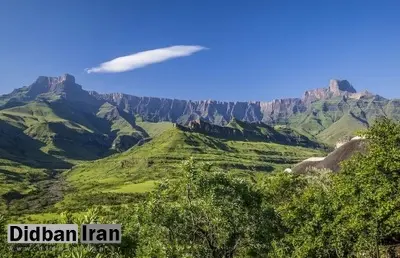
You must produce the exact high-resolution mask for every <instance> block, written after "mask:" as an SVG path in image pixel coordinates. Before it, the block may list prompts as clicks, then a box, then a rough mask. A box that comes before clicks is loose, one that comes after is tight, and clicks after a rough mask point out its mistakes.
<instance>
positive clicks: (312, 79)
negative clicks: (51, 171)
mask: <svg viewBox="0 0 400 258" xmlns="http://www.w3.org/2000/svg"><path fill="white" fill-rule="evenodd" d="M399 13H400V1H351V0H346V1H340V0H336V1H333V0H324V1H320V0H318V1H294V0H293V1H285V0H276V1H268V0H260V1H258V0H254V1H248V0H247V1H245V0H243V1H235V0H231V1H225V0H218V1H215V0H201V1H197V0H189V1H188V0H171V1H167V0H158V1H156V0H140V1H134V0H118V1H109V0H104V1H103V0H98V1H93V0H85V1H82V0H69V1H61V0H53V1H47V0H36V1H26V0H24V1H22V0H0V35H1V38H0V69H1V76H0V93H7V92H10V91H11V90H12V89H13V88H17V87H21V86H23V85H28V84H30V83H31V82H33V81H34V80H35V79H36V78H37V77H38V76H39V75H49V76H57V75H61V74H63V73H66V72H68V73H71V74H73V75H74V76H75V77H76V79H77V82H78V83H80V84H81V85H83V87H84V88H85V89H91V90H96V91H99V92H124V93H129V94H134V95H140V96H158V97H169V98H181V99H217V100H232V101H235V100H271V99H274V98H281V97H298V96H301V94H302V93H303V92H304V91H305V90H307V89H313V88H317V87H324V86H327V84H328V82H329V79H331V78H339V79H348V80H349V81H350V82H351V83H352V84H353V85H354V86H355V88H357V89H358V90H363V89H368V90H370V91H372V92H376V93H378V94H381V95H383V96H385V97H400V87H399V86H400V33H399V29H400V15H399ZM177 45H178V46H179V45H184V46H201V47H205V48H207V49H205V50H199V51H197V52H195V53H192V54H191V55H188V56H181V57H177V58H174V59H170V60H167V61H165V62H161V63H157V64H152V65H148V66H145V67H142V68H138V69H135V70H131V71H126V72H118V73H101V72H98V73H87V72H85V68H93V67H98V66H99V65H100V64H101V63H103V62H107V61H110V60H112V59H114V58H117V57H121V56H126V55H131V54H134V53H137V52H141V51H146V50H153V49H158V48H166V47H171V46H177Z"/></svg>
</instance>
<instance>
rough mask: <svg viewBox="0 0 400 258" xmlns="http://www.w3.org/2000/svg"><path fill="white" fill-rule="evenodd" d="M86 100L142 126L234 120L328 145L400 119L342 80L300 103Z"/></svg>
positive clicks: (397, 105) (395, 104)
mask: <svg viewBox="0 0 400 258" xmlns="http://www.w3.org/2000/svg"><path fill="white" fill-rule="evenodd" d="M90 94H91V95H92V96H94V97H96V98H97V99H99V100H105V101H107V102H109V103H112V104H113V105H116V106H117V107H119V108H120V109H123V110H125V111H126V112H128V113H131V114H135V115H137V116H140V117H142V118H143V119H144V120H147V121H153V122H158V121H171V122H178V123H181V124H187V123H188V122H189V121H192V120H196V119H199V118H202V119H203V120H204V121H207V122H210V123H213V124H217V125H227V124H229V123H230V121H232V119H234V118H235V119H238V120H241V121H246V122H263V123H266V124H269V125H287V126H289V127H291V128H294V129H298V130H299V131H301V132H302V133H304V134H306V135H308V136H310V137H315V138H317V139H320V140H322V141H325V142H327V143H330V144H334V143H335V142H336V141H337V140H338V139H339V138H340V137H342V136H351V135H352V134H353V133H354V131H356V130H358V129H362V128H366V127H368V126H369V124H370V123H372V122H373V121H374V119H375V118H376V117H378V116H387V117H389V118H392V119H397V120H398V119H400V100H388V99H385V98H383V97H381V96H379V95H375V94H372V93H370V92H368V91H364V92H357V91H356V90H355V88H354V87H353V86H352V85H351V84H350V83H349V82H348V81H346V80H331V81H330V83H329V86H328V87H326V88H320V89H315V90H309V91H306V92H305V93H304V95H303V97H302V98H288V99H276V100H273V101H270V102H260V101H256V102H222V101H212V100H205V101H190V100H177V99H165V98H153V97H136V96H132V95H127V94H122V93H113V94H98V93H96V92H90Z"/></svg>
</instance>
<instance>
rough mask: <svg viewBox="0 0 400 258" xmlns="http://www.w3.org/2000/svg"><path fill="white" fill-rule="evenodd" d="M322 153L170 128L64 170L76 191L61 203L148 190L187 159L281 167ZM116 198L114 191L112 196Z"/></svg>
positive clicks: (237, 167) (240, 167)
mask: <svg viewBox="0 0 400 258" xmlns="http://www.w3.org/2000/svg"><path fill="white" fill-rule="evenodd" d="M321 153H322V151H320V150H314V149H308V148H304V147H296V146H289V145H279V144H275V143H266V142H246V141H230V140H223V139H219V138H214V137H210V136H206V135H204V134H200V133H191V132H184V131H181V130H179V129H177V128H172V129H169V130H166V131H165V132H164V133H162V134H161V135H159V136H157V137H155V138H154V139H153V140H152V141H150V142H148V143H146V144H144V145H142V146H139V147H134V148H132V149H130V150H128V151H126V152H124V153H120V154H115V155H112V156H110V157H107V158H104V159H101V160H96V161H90V162H86V163H83V164H80V165H78V166H76V167H74V168H73V169H72V170H70V171H68V172H66V173H65V177H66V181H67V182H68V183H69V184H70V186H71V187H72V189H73V190H72V192H71V193H70V194H69V195H67V196H66V198H65V199H64V201H63V202H62V203H60V204H58V207H77V206H79V203H78V202H79V200H78V197H77V196H76V194H75V193H84V194H81V195H79V199H80V200H81V202H83V201H82V199H93V198H94V196H99V193H101V194H103V196H104V195H106V194H107V193H113V194H115V193H126V194H128V193H141V192H146V191H148V190H149V189H151V187H152V186H153V184H154V182H155V181H157V180H160V179H162V178H174V177H176V176H177V175H178V173H179V166H180V164H181V162H182V161H183V160H186V159H188V158H189V157H193V158H194V159H195V160H197V161H204V162H212V163H213V164H214V165H215V167H220V168H224V169H227V170H230V171H232V172H237V173H241V172H251V171H253V172H259V173H261V172H271V171H274V170H283V169H284V168H285V167H286V166H288V165H291V164H294V163H297V162H299V161H301V160H303V159H305V158H308V157H310V156H320V155H322V154H321ZM113 198H117V197H115V195H113Z"/></svg>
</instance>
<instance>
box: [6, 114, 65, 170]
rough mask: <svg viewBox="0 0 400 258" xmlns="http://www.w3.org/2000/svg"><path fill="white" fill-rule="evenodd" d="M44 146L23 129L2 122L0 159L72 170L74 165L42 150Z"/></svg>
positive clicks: (34, 165) (32, 165) (40, 166)
mask: <svg viewBox="0 0 400 258" xmlns="http://www.w3.org/2000/svg"><path fill="white" fill-rule="evenodd" d="M43 146H44V144H43V143H42V142H40V141H38V140H35V139H32V138H31V137H29V136H27V135H26V134H24V132H23V130H22V129H21V128H18V127H15V126H12V125H10V124H8V123H6V122H5V121H2V120H0V158H4V159H8V160H11V161H15V162H19V163H21V164H23V165H26V166H31V167H37V168H57V169H63V168H70V167H72V164H70V163H68V162H65V161H63V160H61V159H58V158H55V157H53V156H51V155H49V154H46V153H44V152H42V151H41V150H40V148H41V147H43Z"/></svg>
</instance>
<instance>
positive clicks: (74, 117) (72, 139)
mask: <svg viewBox="0 0 400 258" xmlns="http://www.w3.org/2000/svg"><path fill="white" fill-rule="evenodd" d="M104 103H106V102H104V101H99V102H96V104H93V103H92V104H88V103H83V102H69V101H65V100H61V101H55V102H49V103H48V105H49V106H50V108H51V109H52V110H53V112H54V113H55V114H56V115H57V116H59V117H61V118H63V119H65V120H67V121H70V122H71V123H72V124H75V125H76V126H79V125H81V126H85V127H86V128H88V129H89V130H91V131H92V133H89V132H79V131H77V130H74V129H71V128H69V127H67V126H65V125H64V124H63V123H51V124H49V126H50V127H51V128H50V129H51V130H52V131H53V132H56V133H57V136H56V137H55V138H54V139H53V143H54V145H55V146H56V147H57V148H59V149H60V150H62V151H52V152H51V153H52V154H54V155H60V156H65V157H67V158H71V159H76V160H94V159H98V158H102V157H105V156H107V155H110V154H113V153H114V152H115V151H113V150H111V148H112V147H113V143H114V140H115V139H116V138H117V132H116V131H113V128H112V126H113V120H114V119H118V117H113V116H114V114H113V113H112V112H113V110H110V114H109V115H110V117H108V118H101V117H98V116H97V112H98V111H99V109H100V107H101V106H102V105H103V104H104ZM117 110H118V114H115V115H119V116H121V118H123V119H124V120H126V121H127V122H128V123H129V124H130V126H132V128H133V129H134V130H136V131H138V132H140V133H141V134H142V135H143V136H144V137H149V135H148V134H147V132H146V131H145V130H143V128H141V127H139V126H137V125H135V118H134V117H133V116H132V115H130V114H128V113H126V112H125V111H123V110H120V109H119V108H118V109H117ZM125 138H129V139H127V141H126V143H128V145H129V146H125V147H126V149H128V148H130V147H132V146H133V145H134V144H136V143H137V141H136V140H134V139H133V138H136V137H133V136H132V137H131V136H129V135H126V136H125ZM131 138H132V139H131ZM125 145H126V144H125Z"/></svg>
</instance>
